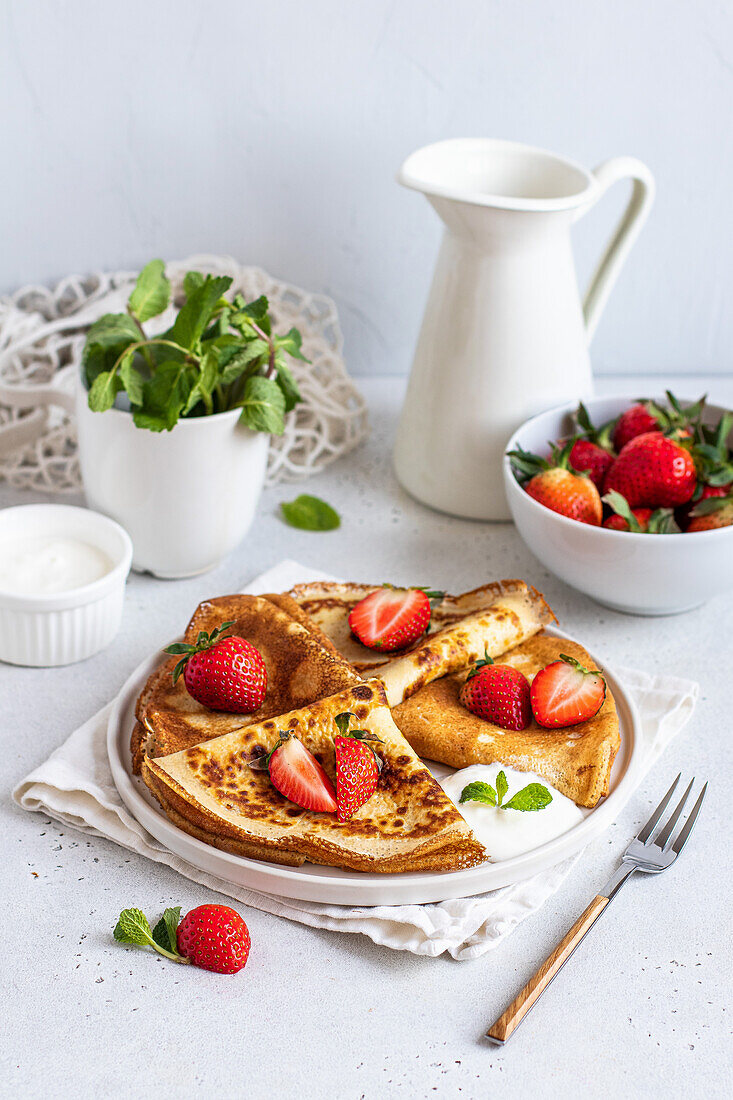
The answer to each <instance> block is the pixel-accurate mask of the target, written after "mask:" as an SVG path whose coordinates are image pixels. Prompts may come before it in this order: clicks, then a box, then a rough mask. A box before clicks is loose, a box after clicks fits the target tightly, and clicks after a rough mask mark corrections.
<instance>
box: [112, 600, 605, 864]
mask: <svg viewBox="0 0 733 1100" xmlns="http://www.w3.org/2000/svg"><path fill="white" fill-rule="evenodd" d="M377 587H379V586H375V585H357V584H341V583H336V582H333V583H328V582H319V583H314V584H306V585H298V586H296V587H295V588H294V589H292V591H291V592H289V593H280V594H271V595H267V596H243V595H235V596H224V597H221V598H218V599H212V600H208V601H206V602H204V603H202V604H200V605H199V607H198V608H197V609H196V612H195V613H194V615H193V618H192V619H191V622H190V623H189V625H188V628H187V630H186V635H185V639H186V641H190V642H194V641H195V640H196V638H197V636H198V634H199V631H201V630H205V631H207V632H210V631H211V630H213V629H214V628H215V627H217V626H220V625H221V624H222V623H223V622H232V623H233V624H234V625H233V626H232V627H231V630H230V631H229V632H230V633H232V634H238V635H240V636H241V637H244V638H246V639H247V640H248V641H249V642H251V643H252V645H254V646H256V648H257V649H258V650H259V651H260V653H261V654H262V656H263V658H264V661H265V665H266V667H267V674H268V685H267V693H266V696H265V700H264V702H263V705H262V706H261V708H260V709H259V710H258V711H257V712H256V713H254V714H251V715H242V714H226V713H222V712H218V711H212V710H209V709H207V708H206V707H204V706H202V705H201V704H200V703H198V702H196V701H195V700H194V699H193V698H192V697H191V696H190V695H189V694H188V692H187V691H186V688H185V685H184V682H183V678H180V679H179V680H178V681H177V682H176V683H175V684H174V682H173V675H172V673H173V668H174V666H175V663H176V658H175V657H172V658H169V659H167V660H165V661H164V662H163V663H162V664H161V666H160V668H158V669H157V670H156V672H155V673H154V674H153V675H152V676H151V677H150V679H149V681H148V683H147V684H146V686H145V689H144V690H143V692H142V694H141V696H140V698H139V700H138V707H137V719H138V721H137V724H136V726H135V729H134V731H133V734H132V740H131V749H132V757H133V768H134V770H135V771H136V772H137V773H139V774H140V775H141V776H142V778H143V780H144V781H145V783H146V784H147V786H148V787H149V789H150V790H151V791H152V793H153V794H154V796H155V797H156V799H157V800H158V802H159V803H160V805H161V806H162V807H163V809H164V810H165V812H166V813H167V815H168V816H169V818H170V819H171V820H172V821H173V822H174V823H175V824H176V825H178V826H179V827H180V828H182V829H184V830H186V832H188V833H191V834H192V835H193V836H196V837H198V838H199V839H201V840H203V841H205V842H206V843H208V844H212V845H214V846H215V847H217V848H222V849H224V850H226V851H229V852H234V853H236V854H239V855H242V856H247V857H250V858H253V859H262V860H267V861H269V862H274V863H286V864H291V865H300V864H302V863H303V862H304V861H306V860H308V861H310V862H313V863H321V864H329V865H332V866H336V867H341V868H346V869H350V870H355V871H380V872H404V871H421V870H422V871H425V870H429V871H452V870H458V869H461V868H465V867H471V866H474V865H475V864H477V863H480V862H482V861H483V860H484V859H486V858H487V855H488V853H486V852H485V850H484V848H483V846H482V845H481V844H480V843H478V841H477V840H476V839H475V838H474V836H473V834H472V832H471V830H470V828H469V827H468V825H467V824H466V822H465V821H464V819H463V817H462V816H461V814H460V813H459V811H458V809H457V808H456V806H455V805H454V804H453V803H452V802H451V800H450V799H449V798H448V796H447V795H446V794H445V793H444V791H443V790H442V788H441V787H440V786H439V784H438V783H437V782H436V780H435V779H434V778H433V776H432V774H431V772H430V770H429V768H428V767H427V766H426V765H425V764H424V763H423V762H422V759H421V758H425V759H427V760H435V761H440V762H442V763H444V764H448V765H451V766H453V767H456V768H460V767H465V766H466V765H469V764H476V763H494V762H501V763H504V764H507V765H511V766H512V767H515V768H517V769H519V770H524V771H533V772H535V773H537V774H539V775H541V776H543V777H544V778H546V779H547V780H548V782H550V783H551V784H552V785H553V786H555V787H556V788H557V789H558V790H560V791H561V792H562V793H563V794H566V795H568V797H570V798H572V799H573V800H574V801H575V802H577V803H578V804H579V805H582V806H594V805H595V804H596V802H597V801H598V799H599V798H600V797H602V796H603V795H604V794H605V793H607V790H608V782H609V776H610V771H611V765H612V763H613V758H614V755H615V753H616V751H617V749H618V746H619V733H618V719H617V715H616V708H615V705H614V702H613V699H612V697H611V695H610V693H608V694H607V697H606V701H605V703H604V705H603V707H602V708H601V710H600V711H599V712H598V714H597V715H596V716H595V717H594V718H592V719H591V720H590V721H587V722H584V723H582V724H580V725H577V726H574V727H572V728H571V729H561V730H557V731H551V730H546V729H542V728H540V727H539V726H537V725H536V724H534V723H533V724H532V725H531V726H530V727H529V728H528V729H526V730H523V731H521V732H515V731H508V730H503V729H500V728H499V727H497V726H494V725H492V723H490V722H487V721H484V720H483V719H481V718H478V717H476V716H474V715H473V714H471V713H470V712H469V711H468V710H466V709H465V708H464V707H463V706H462V705H461V703H460V702H459V692H460V688H461V684H462V683H463V681H464V680H465V678H466V676H467V675H468V672H469V671H470V669H471V667H472V666H473V664H474V663H475V662H476V661H477V660H478V659H480V658H481V657H483V656H484V655H485V653H488V655H489V656H490V657H492V658H494V659H496V658H498V657H501V658H502V661H503V662H505V663H509V664H513V665H515V666H516V667H517V668H519V669H521V671H523V672H524V673H525V674H526V675H527V676H528V678H529V679H530V680H531V678H532V676H533V674H534V673H535V672H537V671H538V670H539V669H540V668H542V667H544V665H546V664H548V663H549V662H550V661H552V660H556V659H557V658H558V657H559V656H560V653H568V654H569V655H570V656H573V657H576V658H577V659H578V660H579V661H581V662H582V663H585V664H590V663H591V661H590V658H589V656H588V654H587V653H586V652H585V651H584V650H583V649H582V648H581V647H580V646H578V645H577V644H575V643H572V642H569V641H567V640H565V639H559V638H555V637H553V636H552V635H550V634H547V633H545V631H544V627H545V626H546V625H547V624H549V623H550V622H551V621H553V620H554V615H553V613H552V611H551V610H550V608H549V607H548V606H547V604H546V603H545V600H544V599H543V597H542V596H541V594H540V593H539V592H537V591H536V590H535V589H533V588H531V587H530V586H529V585H527V584H525V583H524V582H523V581H501V582H496V583H493V584H488V585H485V586H483V587H482V588H477V589H474V590H473V591H471V592H467V593H465V594H464V595H461V596H445V597H443V598H442V600H441V601H440V602H439V603H438V604H437V606H435V607H434V610H433V615H432V619H431V623H430V628H429V631H428V633H427V634H426V635H424V636H423V637H422V638H421V639H420V640H419V641H418V642H416V643H414V644H413V645H411V646H410V647H407V648H406V649H404V650H402V651H399V652H396V653H390V654H384V653H380V652H377V651H374V650H370V649H367V648H366V647H365V646H363V645H361V643H360V642H358V641H357V640H356V638H355V637H354V636H353V635H352V634H351V633H350V630H349V625H348V615H349V611H350V610H351V608H352V607H353V606H354V605H355V604H356V603H358V602H359V600H361V599H363V598H364V597H365V596H366V595H368V594H369V593H370V592H372V591H374V590H375V588H377ZM344 711H351V712H352V713H353V714H354V715H355V716H356V718H357V719H358V722H359V726H360V728H362V729H365V730H367V731H369V732H370V733H373V734H376V735H377V736H378V737H379V738H380V740H381V741H382V744H381V745H379V750H378V751H379V755H380V757H381V758H382V761H383V766H382V770H381V773H380V778H379V785H378V788H377V791H376V793H375V794H374V795H373V796H372V798H370V799H369V801H368V802H367V803H366V804H365V805H364V806H362V807H361V809H360V810H358V811H357V813H356V814H355V815H354V816H353V817H352V818H351V819H350V820H349V821H344V822H340V821H337V820H336V818H335V816H334V815H332V814H324V813H315V812H312V811H309V810H304V809H302V808H300V807H299V806H296V805H294V803H292V802H290V801H288V800H287V799H286V798H284V796H283V795H281V794H280V793H279V792H278V791H277V790H276V789H275V788H274V787H273V785H272V784H271V782H270V779H269V776H268V774H267V772H266V771H265V772H262V771H257V770H254V769H252V768H250V767H249V762H250V761H251V760H252V759H253V757H255V756H257V755H258V754H261V753H262V752H263V751H269V749H271V748H272V747H273V745H274V744H275V743H276V742H277V740H278V736H279V731H280V730H290V731H292V732H293V733H294V734H295V735H296V736H297V737H298V738H299V739H300V740H301V741H302V742H303V744H304V745H305V747H306V748H307V749H309V751H311V752H312V753H313V754H314V755H315V756H316V758H317V759H318V760H319V761H320V763H321V764H322V765H323V767H324V768H325V770H326V771H327V772H328V773H329V775H330V776H331V777H332V778H333V776H334V773H335V764H334V745H333V737H334V733H335V732H336V727H335V724H334V717H335V715H337V714H339V713H342V712H344Z"/></svg>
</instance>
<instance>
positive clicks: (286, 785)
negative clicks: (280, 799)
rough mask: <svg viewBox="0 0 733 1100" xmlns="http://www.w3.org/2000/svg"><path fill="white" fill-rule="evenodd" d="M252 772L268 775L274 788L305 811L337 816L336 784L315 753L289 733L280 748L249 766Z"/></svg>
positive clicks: (282, 732)
mask: <svg viewBox="0 0 733 1100" xmlns="http://www.w3.org/2000/svg"><path fill="white" fill-rule="evenodd" d="M249 766H250V768H254V769H255V770H257V771H268V772H269V773H270V782H271V783H272V785H273V787H274V788H275V789H276V790H278V791H279V792H280V794H281V795H284V797H285V798H287V799H289V800H290V801H291V802H294V803H295V805H296V806H300V807H301V808H302V809H304V810H317V811H318V812H319V813H331V814H332V813H336V810H337V809H338V805H337V802H336V792H335V790H334V789H333V783H332V782H331V780H330V779H329V777H328V775H327V773H326V772H325V770H324V768H323V766H322V765H321V763H320V762H319V761H318V760H316V758H315V756H314V755H313V753H311V752H308V749H307V748H306V747H305V745H304V744H303V742H302V741H300V740H298V738H297V737H296V736H295V734H293V733H291V732H290V731H289V730H280V736H279V739H278V741H277V744H276V745H275V746H274V747H273V748H272V749H271V750H270V751H269V752H267V753H263V754H262V755H261V756H256V757H255V758H254V759H253V760H250V762H249Z"/></svg>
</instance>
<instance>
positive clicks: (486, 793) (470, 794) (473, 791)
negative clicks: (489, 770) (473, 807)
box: [458, 780, 497, 806]
mask: <svg viewBox="0 0 733 1100" xmlns="http://www.w3.org/2000/svg"><path fill="white" fill-rule="evenodd" d="M458 801H459V802H485V803H486V804H487V805H489V806H496V804H497V803H496V791H495V790H494V788H493V787H492V786H491V784H490V783H482V782H481V781H480V780H476V782H474V783H468V784H467V785H466V786H465V787H464V788H463V790H462V791H461V797H460V798H459V799H458Z"/></svg>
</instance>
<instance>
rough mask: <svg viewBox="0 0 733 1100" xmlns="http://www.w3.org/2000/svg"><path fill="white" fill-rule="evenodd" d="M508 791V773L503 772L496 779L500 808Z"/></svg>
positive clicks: (497, 798)
mask: <svg viewBox="0 0 733 1100" xmlns="http://www.w3.org/2000/svg"><path fill="white" fill-rule="evenodd" d="M508 790H509V784H508V783H507V781H506V773H505V772H503V771H501V772H499V774H498V775H497V777H496V800H497V805H498V806H501V804H502V802H503V801H504V795H505V794H506V792H507V791H508Z"/></svg>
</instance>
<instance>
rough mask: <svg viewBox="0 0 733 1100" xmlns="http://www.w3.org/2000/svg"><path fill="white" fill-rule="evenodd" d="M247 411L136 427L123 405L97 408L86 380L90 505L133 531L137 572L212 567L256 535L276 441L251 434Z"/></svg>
mask: <svg viewBox="0 0 733 1100" xmlns="http://www.w3.org/2000/svg"><path fill="white" fill-rule="evenodd" d="M239 416H240V410H239V409H232V410H231V411H229V412H224V413H217V414H216V415H214V416H202V417H195V418H191V419H184V420H179V421H178V423H177V424H176V426H175V427H174V428H173V429H172V430H171V431H170V432H151V431H148V430H146V429H141V428H136V427H135V424H134V422H133V419H132V415H131V414H130V413H129V412H126V411H124V410H122V409H116V408H112V409H109V410H108V411H107V412H103V413H99V412H92V410H91V409H90V408H89V406H88V403H87V391H86V388H85V387H84V385H83V383H82V381H81V379H79V382H78V385H77V397H76V417H77V431H78V436H79V462H80V465H81V475H82V480H83V482H84V491H85V493H86V498H87V502H88V504H89V506H90V508H95V509H97V510H98V511H100V512H104V513H105V514H106V515H108V516H111V517H112V518H113V519H116V520H117V521H118V522H119V523H121V524H122V525H123V527H125V528H126V529H127V531H129V533H130V536H131V538H132V543H133V559H132V567H133V569H136V570H138V571H148V572H150V573H153V574H155V576H157V577H164V578H169V579H173V578H178V577H191V576H195V575H196V574H197V573H205V572H206V571H207V570H208V569H212V568H213V567H214V566H215V565H217V564H218V563H219V562H220V561H221V559H222V558H224V557H225V556H226V555H227V554H229V553H230V552H231V551H232V550H233V549H234V548H235V547H236V546H237V545H238V544H239V543H240V542H241V541H242V539H243V538H244V536H245V535H246V534H247V532H248V530H249V528H250V526H251V524H252V520H253V518H254V514H255V509H256V507H257V503H258V501H259V498H260V494H261V492H262V486H263V483H264V479H265V469H266V466H267V452H268V447H269V442H270V437H269V435H267V434H266V433H264V432H253V431H251V430H250V429H249V428H247V427H246V426H245V425H244V424H241V423H240V422H239Z"/></svg>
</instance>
